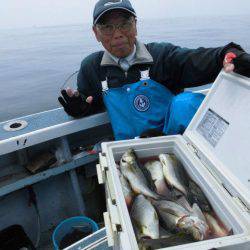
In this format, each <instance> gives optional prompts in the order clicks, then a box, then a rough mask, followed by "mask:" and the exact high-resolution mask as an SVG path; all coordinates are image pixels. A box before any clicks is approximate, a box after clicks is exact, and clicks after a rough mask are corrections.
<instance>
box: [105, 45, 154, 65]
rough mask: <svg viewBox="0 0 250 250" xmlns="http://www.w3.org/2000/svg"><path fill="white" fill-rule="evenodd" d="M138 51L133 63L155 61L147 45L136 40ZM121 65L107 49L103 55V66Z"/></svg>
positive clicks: (150, 62)
mask: <svg viewBox="0 0 250 250" xmlns="http://www.w3.org/2000/svg"><path fill="white" fill-rule="evenodd" d="M135 46H136V53H135V58H134V60H133V63H132V65H134V64H144V63H145V64H152V63H153V57H152V56H151V55H150V53H149V52H148V50H147V48H146V46H145V45H144V44H143V43H141V42H139V41H138V40H137V41H136V44H135ZM110 65H113V66H119V65H118V64H117V62H116V61H115V60H114V59H113V58H112V57H111V56H110V54H109V53H108V52H107V51H105V52H104V54H103V57H102V61H101V66H110Z"/></svg>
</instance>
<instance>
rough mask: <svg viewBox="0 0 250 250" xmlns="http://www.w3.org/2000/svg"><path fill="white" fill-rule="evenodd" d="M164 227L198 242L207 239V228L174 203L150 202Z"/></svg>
mask: <svg viewBox="0 0 250 250" xmlns="http://www.w3.org/2000/svg"><path fill="white" fill-rule="evenodd" d="M152 204H153V205H154V206H155V207H156V210H157V212H158V213H159V216H160V218H161V219H162V221H163V222H164V225H165V226H166V227H167V228H168V229H170V230H172V231H182V232H185V233H187V234H190V235H192V237H193V239H194V240H197V241H200V240H204V239H205V238H207V237H208V234H209V227H208V225H207V224H206V222H204V221H202V220H201V219H199V218H198V217H197V216H195V215H194V214H192V213H190V211H188V210H186V209H185V208H184V207H182V206H181V205H179V204H177V203H176V202H172V201H167V200H158V201H152Z"/></svg>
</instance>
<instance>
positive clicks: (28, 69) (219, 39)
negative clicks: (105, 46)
mask: <svg viewBox="0 0 250 250" xmlns="http://www.w3.org/2000/svg"><path fill="white" fill-rule="evenodd" d="M138 39H139V40H140V41H142V42H144V43H149V42H170V43H173V44H175V45H179V46H181V47H187V48H198V47H218V46H224V45H226V44H227V43H229V42H231V41H233V42H235V43H238V44H240V45H241V46H242V47H243V48H244V49H245V50H246V51H248V52H250V20H249V18H247V16H224V17H223V16H220V17H192V18H190V17H185V18H168V19H161V20H139V21H138ZM0 45H1V46H0V82H1V86H2V91H1V92H2V98H1V99H0V122H1V121H6V120H10V119H13V118H17V117H21V116H25V115H29V114H33V113H37V112H42V111H46V110H50V109H54V108H58V107H60V104H59V103H58V101H57V97H58V95H59V93H60V87H61V86H62V84H63V83H64V81H65V79H66V78H67V77H68V76H69V75H70V74H72V73H73V72H75V71H76V70H78V69H79V67H80V64H81V61H82V59H83V58H84V57H85V56H87V55H88V54H90V53H92V52H95V51H98V50H102V47H101V45H100V44H99V43H98V42H97V41H96V40H95V37H94V35H93V32H92V27H91V24H90V23H89V24H73V25H60V26H46V27H27V28H18V29H17V28H11V29H10V28H6V29H0ZM69 84H70V86H71V87H76V84H75V78H73V79H71V81H70V83H69Z"/></svg>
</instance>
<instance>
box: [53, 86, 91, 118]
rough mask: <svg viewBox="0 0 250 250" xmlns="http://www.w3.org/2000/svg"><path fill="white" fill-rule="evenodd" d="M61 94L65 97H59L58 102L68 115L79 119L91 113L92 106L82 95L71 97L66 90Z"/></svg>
mask: <svg viewBox="0 0 250 250" xmlns="http://www.w3.org/2000/svg"><path fill="white" fill-rule="evenodd" d="M61 94H62V96H63V97H61V96H60V97H58V101H59V102H60V103H61V105H62V106H63V108H64V110H65V112H66V113H67V114H68V115H70V116H73V117H75V118H77V117H83V116H86V115H88V114H89V113H90V104H89V103H87V102H86V99H85V98H84V97H83V96H82V95H81V94H79V96H75V95H74V96H72V97H69V96H68V94H67V92H66V90H65V89H63V90H62V91H61Z"/></svg>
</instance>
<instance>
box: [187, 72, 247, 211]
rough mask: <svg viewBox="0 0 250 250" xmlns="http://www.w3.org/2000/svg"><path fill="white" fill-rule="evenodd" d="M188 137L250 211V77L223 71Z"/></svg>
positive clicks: (193, 123)
mask: <svg viewBox="0 0 250 250" xmlns="http://www.w3.org/2000/svg"><path fill="white" fill-rule="evenodd" d="M184 138H185V140H186V141H188V142H189V143H190V144H191V145H192V146H193V147H194V148H195V149H196V150H197V151H198V152H197V153H198V154H199V157H200V158H201V161H203V162H204V163H208V164H205V165H206V166H207V167H208V168H209V171H210V172H212V173H213V174H214V175H215V176H216V177H218V179H219V181H221V182H222V184H223V186H224V187H225V188H226V189H227V190H228V191H229V192H230V193H231V194H232V195H233V196H235V197H238V198H239V199H240V200H241V201H242V203H243V204H244V205H245V206H246V207H247V208H248V210H249V208H250V78H247V77H243V76H241V75H238V74H235V73H230V74H229V73H225V72H224V71H221V73H220V74H219V75H218V77H217V79H216V80H215V82H214V84H213V86H212V88H211V89H210V91H209V93H208V94H207V96H206V98H205V100H204V101H203V103H202V105H201V106H200V108H199V110H198V111H197V113H196V115H195V116H194V118H193V120H192V121H191V123H190V125H189V126H188V128H187V129H186V131H185V133H184Z"/></svg>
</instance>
